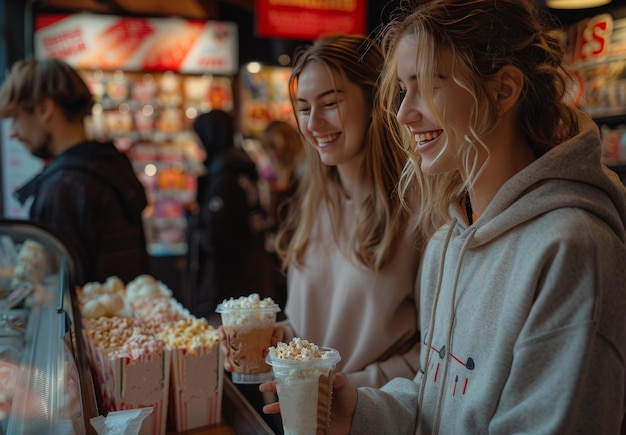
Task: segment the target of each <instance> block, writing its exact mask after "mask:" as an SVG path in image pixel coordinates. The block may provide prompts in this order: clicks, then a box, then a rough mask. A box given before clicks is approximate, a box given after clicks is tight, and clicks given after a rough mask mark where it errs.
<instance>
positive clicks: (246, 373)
mask: <svg viewBox="0 0 626 435" xmlns="http://www.w3.org/2000/svg"><path fill="white" fill-rule="evenodd" d="M216 311H217V312H218V313H220V314H221V316H222V327H223V328H224V332H225V334H226V341H227V346H228V349H229V352H228V361H229V362H230V364H231V366H232V368H233V369H232V373H231V376H232V381H233V382H234V383H236V384H260V383H262V382H266V381H269V380H271V379H272V377H273V374H272V368H271V367H270V366H269V365H267V363H266V362H265V357H266V356H267V351H268V349H269V347H270V346H271V345H272V335H273V333H274V326H275V325H276V313H277V312H279V311H280V308H279V307H278V305H277V304H276V303H274V301H273V300H272V298H265V299H261V298H260V297H259V295H258V294H256V293H253V294H251V295H250V296H247V297H246V296H242V297H240V298H238V299H233V298H231V299H229V300H224V301H223V302H222V303H221V304H219V305H218V306H217V309H216Z"/></svg>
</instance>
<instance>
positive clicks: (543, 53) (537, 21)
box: [379, 0, 578, 234]
mask: <svg viewBox="0 0 626 435" xmlns="http://www.w3.org/2000/svg"><path fill="white" fill-rule="evenodd" d="M544 18H548V16H547V15H546V16H541V15H540V11H539V10H538V9H536V8H535V7H534V6H533V5H532V2H530V1H528V0H439V1H430V2H425V3H423V4H422V5H419V6H416V7H414V8H410V9H409V8H407V7H406V6H405V7H403V6H401V7H400V8H399V9H397V10H396V11H395V12H394V13H393V14H392V17H391V20H390V21H389V23H387V24H386V25H385V26H384V27H383V29H382V32H381V33H380V35H379V36H380V41H381V46H382V48H383V51H384V53H385V59H386V62H385V65H384V67H383V70H382V73H381V86H380V88H381V104H382V105H383V106H384V108H385V116H386V117H387V118H388V122H390V120H391V119H395V116H396V113H397V111H398V108H399V105H400V102H401V101H400V100H399V85H398V75H397V62H398V57H397V49H398V44H399V42H400V40H401V39H402V37H403V36H406V35H409V36H412V37H414V38H415V41H416V42H417V46H416V50H417V53H418V62H417V65H416V72H417V75H418V77H420V92H422V94H423V98H424V100H425V101H426V103H427V104H430V105H431V106H432V104H433V101H432V92H429V89H430V88H431V86H429V78H431V77H434V72H435V68H436V65H437V60H438V54H439V53H441V51H442V50H451V51H452V53H453V54H454V56H455V58H456V61H455V66H454V73H453V74H454V80H455V81H456V82H457V83H458V84H459V85H460V86H461V87H463V88H464V89H466V90H467V91H468V92H470V93H471V95H472V96H473V99H474V106H473V107H472V109H471V113H470V116H471V118H470V119H471V126H470V131H469V132H467V136H466V142H467V143H466V145H465V146H464V147H463V148H462V149H461V151H460V152H461V155H460V157H461V161H462V162H463V165H464V171H465V173H466V174H468V177H467V178H466V180H465V181H463V180H462V179H461V176H460V175H459V173H458V172H454V173H449V174H441V175H434V176H425V175H424V174H423V173H422V172H421V171H420V169H419V168H420V161H421V158H420V156H419V154H418V153H417V152H410V160H409V162H408V163H407V165H406V167H405V168H404V171H403V174H402V178H401V180H400V184H399V187H398V188H399V190H400V192H404V191H406V190H407V189H409V190H412V189H415V184H416V183H417V186H419V189H420V192H421V195H420V196H419V201H420V207H419V208H420V214H419V216H418V226H419V228H421V230H422V231H423V232H425V233H427V234H428V233H431V232H432V231H433V230H434V229H436V228H437V227H438V226H439V225H441V224H442V223H444V222H446V221H447V220H448V219H449V212H448V210H449V205H450V204H451V203H453V202H457V201H459V200H460V198H461V196H462V195H465V192H466V191H467V189H468V188H470V187H471V184H472V182H473V180H475V179H476V177H477V176H478V174H480V171H481V170H482V167H483V166H477V163H476V152H477V149H478V147H483V148H484V142H483V140H482V139H481V138H482V137H483V136H484V134H485V133H486V132H489V131H490V130H491V129H493V128H494V127H495V126H496V125H497V123H499V122H500V118H499V116H498V114H497V110H496V101H495V100H493V98H492V97H490V95H489V93H488V92H487V91H486V86H485V85H486V83H487V81H488V80H489V78H490V77H491V76H493V75H494V74H495V73H497V72H498V71H499V69H500V68H501V67H503V66H504V65H513V66H515V67H517V68H519V69H520V70H521V71H522V73H523V74H524V76H525V80H524V88H523V91H522V94H521V96H520V108H519V112H518V113H519V119H518V125H519V128H520V130H521V131H522V132H523V134H524V135H525V136H526V138H527V140H528V143H529V144H532V147H533V148H532V151H533V153H534V154H535V156H536V157H540V156H541V155H543V154H545V153H546V152H547V151H549V150H550V149H551V148H553V147H554V146H557V145H558V144H560V143H562V142H564V141H565V140H567V139H569V138H571V137H573V136H574V135H576V134H577V132H578V122H577V117H576V114H575V113H574V111H573V109H572V108H571V107H569V106H568V105H567V104H566V103H565V100H564V98H563V97H564V95H565V93H566V90H567V85H568V81H569V79H570V77H569V75H568V74H567V72H566V70H565V68H564V65H563V47H562V46H561V44H560V43H559V40H558V39H557V37H556V36H555V35H554V34H553V33H552V32H551V30H550V26H548V25H547V24H548V23H547V22H546V21H545V20H544ZM429 97H430V98H429ZM441 121H442V125H443V126H444V131H445V129H446V124H445V119H442V120H441ZM393 133H395V132H393ZM395 140H397V141H404V143H406V144H411V143H413V138H411V137H410V136H409V135H408V130H407V129H402V131H401V132H400V136H398V137H397V138H395ZM485 164H486V163H485ZM402 197H403V196H402V195H401V198H402Z"/></svg>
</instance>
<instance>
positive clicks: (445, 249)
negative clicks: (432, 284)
mask: <svg viewBox="0 0 626 435" xmlns="http://www.w3.org/2000/svg"><path fill="white" fill-rule="evenodd" d="M457 222H458V221H457V219H456V218H453V219H452V221H451V223H450V227H449V228H448V232H447V234H446V239H445V242H444V245H443V249H442V252H441V260H440V262H439V264H440V265H441V267H440V268H439V273H438V276H437V287H436V289H435V296H434V300H433V307H432V309H431V317H430V329H429V337H428V344H427V345H426V358H425V359H424V361H425V362H426V364H425V367H424V368H423V372H424V375H423V376H422V384H421V385H420V392H419V400H418V410H417V413H416V420H417V423H416V428H415V433H416V434H418V433H419V427H420V422H421V413H420V408H421V407H422V403H423V399H424V390H425V389H426V379H427V378H428V367H429V364H428V361H430V354H431V351H432V342H433V337H434V332H435V319H436V315H437V307H438V304H439V295H440V293H441V286H442V281H443V271H444V266H445V258H446V254H447V252H448V247H449V245H450V239H451V238H452V233H453V232H454V229H455V228H456V225H457ZM474 233H476V228H475V227H471V228H470V233H469V234H468V236H467V238H466V239H465V241H464V242H463V245H462V246H461V251H460V253H459V259H458V260H457V264H456V269H455V272H454V281H453V283H452V294H451V296H450V303H451V309H450V318H449V322H448V333H447V337H446V344H445V349H446V354H445V357H444V366H443V373H442V377H441V379H442V383H441V387H440V388H439V393H438V397H437V406H436V408H435V420H434V422H433V431H432V432H433V433H438V432H439V425H440V421H441V418H440V417H441V415H440V414H441V405H442V403H443V396H444V393H445V391H444V390H445V380H446V379H447V374H448V368H449V366H450V357H449V355H450V349H451V348H452V331H453V329H454V323H455V318H456V316H455V314H456V313H455V300H456V293H457V288H458V282H459V277H460V275H461V264H462V263H463V257H464V255H465V252H466V251H467V248H468V246H469V244H470V242H471V241H472V240H473V236H474Z"/></svg>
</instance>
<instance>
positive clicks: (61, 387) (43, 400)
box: [0, 220, 99, 434]
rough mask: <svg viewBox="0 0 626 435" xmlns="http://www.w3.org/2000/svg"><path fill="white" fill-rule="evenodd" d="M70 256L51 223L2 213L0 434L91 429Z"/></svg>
mask: <svg viewBox="0 0 626 435" xmlns="http://www.w3.org/2000/svg"><path fill="white" fill-rule="evenodd" d="M75 258H76V257H75V256H73V255H72V254H71V251H70V250H68V245H66V244H64V243H63V242H62V241H61V238H60V237H59V235H55V234H54V233H53V232H52V231H50V230H49V229H46V228H44V227H43V226H39V225H35V224H32V223H29V222H26V221H19V220H0V289H1V294H2V299H0V432H1V433H8V434H18V433H19V434H42V433H54V434H84V433H95V431H94V430H93V428H91V425H90V424H89V419H90V418H92V417H95V416H97V415H98V414H99V412H98V405H97V399H96V391H95V388H94V382H93V380H92V378H91V371H90V369H89V366H88V363H87V360H86V358H85V352H84V350H83V349H84V345H83V340H82V337H81V336H80V334H77V333H76V332H80V326H78V327H77V326H76V325H80V324H81V320H80V312H79V311H78V309H77V307H75V305H74V304H73V303H72V301H73V299H74V298H73V297H72V292H73V291H75V290H74V289H75V285H74V283H75V282H78V281H77V279H79V277H80V274H81V271H80V267H79V266H78V265H77V262H76V261H75Z"/></svg>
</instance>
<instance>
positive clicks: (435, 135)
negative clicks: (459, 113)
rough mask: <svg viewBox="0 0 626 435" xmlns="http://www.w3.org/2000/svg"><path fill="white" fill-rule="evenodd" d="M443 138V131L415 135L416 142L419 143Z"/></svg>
mask: <svg viewBox="0 0 626 435" xmlns="http://www.w3.org/2000/svg"><path fill="white" fill-rule="evenodd" d="M439 136H441V130H439V131H429V132H428V133H418V134H416V135H415V141H416V142H417V143H420V142H424V141H427V140H433V139H436V138H438V137H439Z"/></svg>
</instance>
